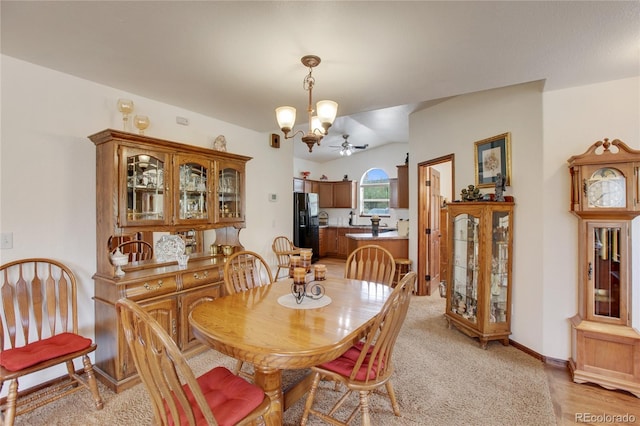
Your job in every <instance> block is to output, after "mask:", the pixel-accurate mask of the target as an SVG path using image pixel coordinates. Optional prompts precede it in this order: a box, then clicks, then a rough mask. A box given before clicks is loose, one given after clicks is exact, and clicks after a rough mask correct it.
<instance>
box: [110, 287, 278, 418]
mask: <svg viewBox="0 0 640 426" xmlns="http://www.w3.org/2000/svg"><path fill="white" fill-rule="evenodd" d="M116 311H117V313H118V316H119V318H120V321H121V323H122V327H123V329H124V336H125V339H126V341H127V344H128V346H129V350H130V352H131V354H132V356H133V360H134V362H135V365H136V368H137V370H138V374H139V375H140V378H141V379H142V382H143V383H144V385H145V387H146V389H147V392H149V396H150V399H151V403H152V405H153V414H154V417H155V421H156V424H160V425H204V424H208V425H236V424H237V425H245V424H253V423H255V421H256V420H257V419H258V418H259V417H261V416H264V415H265V414H266V413H267V411H268V410H269V406H270V404H271V400H270V399H269V397H268V396H267V395H265V393H264V392H263V390H262V389H260V388H259V387H258V386H255V385H253V384H251V383H249V382H247V381H246V380H245V379H243V378H241V377H238V376H236V375H234V374H233V373H232V372H231V371H229V370H228V369H226V368H224V367H214V368H212V369H211V370H209V371H208V372H207V373H205V374H203V375H201V376H200V377H198V378H196V377H195V375H194V374H193V371H192V370H191V368H190V367H189V364H187V361H186V359H185V358H184V356H183V355H182V353H181V352H180V349H178V346H177V345H176V343H175V342H174V341H173V339H172V338H171V336H169V333H168V332H167V331H166V330H165V329H164V328H162V326H161V325H160V324H159V323H158V322H157V321H156V320H155V319H154V318H153V317H152V316H151V315H150V314H149V313H148V312H146V311H145V310H144V309H142V308H141V307H140V306H139V305H138V304H137V303H135V302H133V301H131V300H129V299H120V300H119V301H118V302H117V303H116Z"/></svg>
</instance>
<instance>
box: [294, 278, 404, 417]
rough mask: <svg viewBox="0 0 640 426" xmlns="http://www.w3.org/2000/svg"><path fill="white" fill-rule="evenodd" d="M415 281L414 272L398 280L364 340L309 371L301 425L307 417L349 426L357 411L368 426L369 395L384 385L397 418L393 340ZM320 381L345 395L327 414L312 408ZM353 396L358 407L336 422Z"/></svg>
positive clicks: (401, 321)
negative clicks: (340, 388) (337, 386)
mask: <svg viewBox="0 0 640 426" xmlns="http://www.w3.org/2000/svg"><path fill="white" fill-rule="evenodd" d="M415 281H416V273H415V272H409V273H408V274H407V275H405V276H404V277H403V278H402V279H401V280H400V282H399V283H398V285H397V286H396V287H395V288H394V289H393V291H392V293H391V295H390V296H389V298H388V299H387V301H386V302H385V304H384V306H383V307H382V309H381V310H380V313H379V314H378V315H377V317H376V321H375V323H374V324H373V326H372V327H371V329H370V331H369V333H368V335H367V336H366V338H365V339H363V340H362V341H360V342H359V343H357V344H355V345H354V346H352V347H351V348H350V349H349V350H347V351H346V352H345V353H344V354H342V355H341V356H339V357H338V358H336V359H334V360H333V361H329V362H326V363H324V364H321V365H318V366H315V367H313V368H312V373H313V374H314V379H313V384H312V385H311V390H310V391H309V396H308V397H307V402H306V404H305V407H304V413H303V415H302V421H301V423H300V424H301V425H306V424H307V419H308V417H309V414H312V415H314V416H316V417H318V418H320V419H322V420H324V421H325V422H328V423H331V424H337V425H348V424H349V423H350V422H351V421H352V420H353V419H354V417H355V415H356V413H357V412H358V411H360V417H361V423H362V425H370V424H371V419H370V415H369V395H370V393H371V392H374V391H377V390H378V389H379V388H380V387H381V386H383V385H384V386H385V388H386V390H387V392H386V394H387V396H388V397H389V399H390V401H391V407H392V409H393V413H394V414H395V415H396V416H400V408H399V406H398V402H397V400H396V396H395V393H394V390H393V386H391V381H390V379H391V375H392V374H393V363H392V358H391V356H392V355H393V348H394V346H395V343H396V338H397V337H398V334H399V333H400V328H401V327H402V324H403V323H404V320H405V318H406V316H407V311H408V309H409V301H410V300H411V291H412V289H413V287H414V285H415ZM320 379H329V380H331V381H336V382H338V383H342V384H343V385H344V386H345V387H346V393H345V394H344V395H343V396H342V397H341V398H340V399H339V400H338V401H337V402H336V403H335V405H334V406H333V408H332V409H331V410H330V411H329V412H328V413H323V412H320V411H318V410H317V409H314V408H313V402H314V398H315V396H316V394H317V392H318V384H319V383H320ZM354 392H358V394H359V399H358V401H359V405H358V406H357V407H356V408H355V409H354V410H353V411H352V412H351V414H350V415H349V416H348V417H347V419H346V420H341V419H338V418H336V417H335V413H336V412H337V411H338V409H339V408H340V407H341V406H342V404H343V403H344V402H345V401H347V399H348V397H349V395H351V394H352V393H354ZM358 408H359V410H358Z"/></svg>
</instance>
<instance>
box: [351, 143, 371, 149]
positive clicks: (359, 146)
mask: <svg viewBox="0 0 640 426" xmlns="http://www.w3.org/2000/svg"><path fill="white" fill-rule="evenodd" d="M368 146H369V144H368V143H367V144H364V145H351V148H355V149H366V148H367V147H368Z"/></svg>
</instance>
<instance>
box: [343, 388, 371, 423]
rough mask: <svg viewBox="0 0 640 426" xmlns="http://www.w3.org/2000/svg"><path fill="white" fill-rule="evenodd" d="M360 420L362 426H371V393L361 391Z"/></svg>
mask: <svg viewBox="0 0 640 426" xmlns="http://www.w3.org/2000/svg"><path fill="white" fill-rule="evenodd" d="M360 419H361V421H362V426H371V416H370V415H369V391H360ZM349 421H351V420H349ZM347 423H348V422H347Z"/></svg>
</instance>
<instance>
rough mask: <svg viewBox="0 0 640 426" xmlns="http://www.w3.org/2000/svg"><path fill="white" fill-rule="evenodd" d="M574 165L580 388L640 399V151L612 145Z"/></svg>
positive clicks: (594, 149)
mask: <svg viewBox="0 0 640 426" xmlns="http://www.w3.org/2000/svg"><path fill="white" fill-rule="evenodd" d="M568 162H569V170H570V172H571V212H572V213H574V214H575V215H576V216H578V218H579V237H578V240H579V241H578V253H579V262H578V265H579V266H578V267H579V274H578V276H579V284H578V313H577V314H576V315H575V316H574V317H573V318H571V344H572V350H571V352H572V354H571V356H572V357H571V359H570V360H569V366H570V368H571V373H572V375H573V381H574V382H576V383H585V382H590V383H597V384H599V385H600V386H602V387H605V388H607V389H623V390H626V391H629V392H631V393H633V394H634V395H636V396H637V397H640V327H639V325H640V306H638V305H640V303H639V302H638V300H639V296H640V285H639V284H638V279H639V278H640V277H638V276H636V277H633V267H634V266H635V268H636V269H637V268H638V266H639V265H633V257H632V255H631V254H632V253H631V252H632V238H631V235H632V233H633V232H634V231H635V229H634V227H637V226H638V224H637V221H634V218H635V217H636V216H638V215H640V199H639V198H640V197H639V190H640V189H639V188H640V182H639V179H640V178H639V168H640V151H638V150H634V149H631V148H629V147H628V146H627V145H625V144H624V143H623V142H622V141H620V140H618V139H615V140H613V141H611V142H609V140H608V139H605V140H604V141H598V142H596V143H595V144H593V145H592V146H591V147H590V148H589V149H588V150H587V151H586V152H585V153H584V154H580V155H574V156H573V157H571V158H569V160H568ZM634 300H635V301H636V302H635V306H634Z"/></svg>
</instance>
